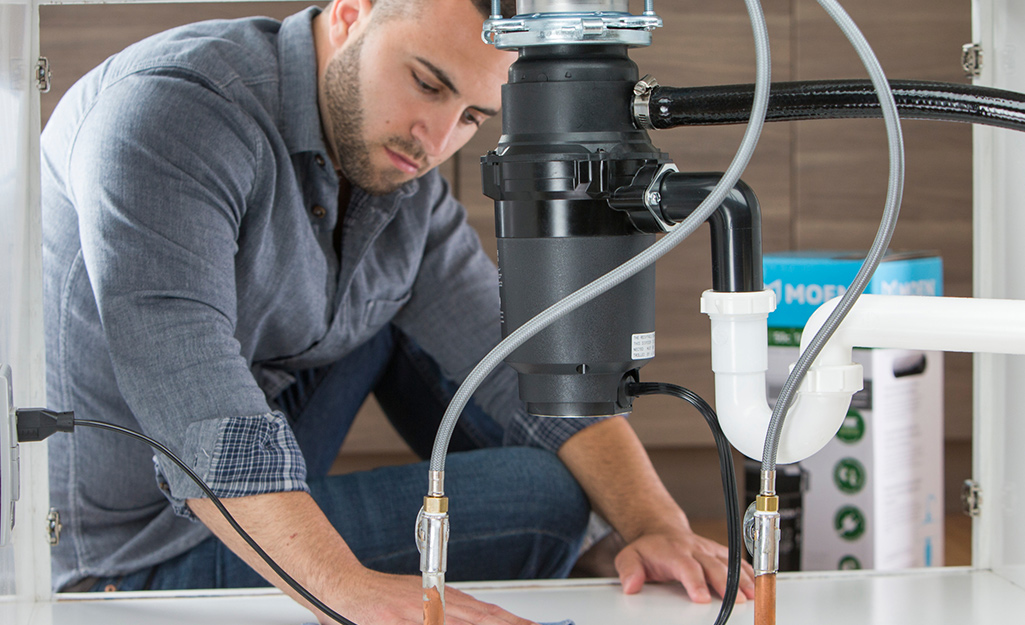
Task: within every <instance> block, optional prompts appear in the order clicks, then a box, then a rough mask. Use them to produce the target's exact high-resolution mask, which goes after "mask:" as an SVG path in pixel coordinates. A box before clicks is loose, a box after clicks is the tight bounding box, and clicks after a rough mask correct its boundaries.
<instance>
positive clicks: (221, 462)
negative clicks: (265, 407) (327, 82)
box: [153, 412, 309, 518]
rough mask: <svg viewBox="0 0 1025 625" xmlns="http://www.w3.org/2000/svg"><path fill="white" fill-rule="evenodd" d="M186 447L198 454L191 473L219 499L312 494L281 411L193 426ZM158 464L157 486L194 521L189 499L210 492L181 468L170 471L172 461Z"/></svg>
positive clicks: (158, 460) (156, 459)
mask: <svg viewBox="0 0 1025 625" xmlns="http://www.w3.org/2000/svg"><path fill="white" fill-rule="evenodd" d="M184 448H185V449H188V450H192V451H193V453H195V454H196V455H194V456H193V457H192V458H191V459H190V460H191V461H192V462H191V468H192V470H193V471H195V472H196V474H197V475H198V476H199V477H200V478H201V479H202V480H203V481H204V482H206V485H207V486H208V487H209V488H210V490H211V491H213V492H214V494H216V495H217V496H218V497H247V496H250V495H263V494H266V493H277V492H285V491H304V492H309V488H308V487H307V485H306V463H305V462H304V461H303V457H302V452H301V451H300V450H299V444H298V443H297V442H296V440H295V436H294V435H293V434H292V429H291V428H290V427H289V426H288V423H287V422H286V420H285V417H284V416H283V415H282V414H281V413H279V412H273V413H267V414H262V415H255V416H251V417H228V418H225V419H211V420H209V421H201V422H198V423H193V424H191V425H190V426H189V427H188V428H187V429H186V430H185V445H184ZM211 448H212V449H213V452H212V453H206V450H209V449H211ZM153 463H154V466H155V468H156V475H157V484H158V485H159V486H160V488H161V490H163V491H164V493H165V494H166V496H167V498H168V500H170V502H171V505H172V507H173V508H174V511H175V513H176V514H178V515H179V516H185V517H189V518H193V515H192V512H191V510H190V509H189V508H188V506H187V505H186V504H185V500H186V499H196V498H200V497H205V496H206V493H205V492H204V491H203V490H202V489H201V488H200V487H199V485H198V484H196V483H195V482H194V481H192V480H191V479H189V478H188V477H187V476H186V475H185V474H184V473H183V472H182V471H180V470H178V468H177V467H174V470H173V471H166V470H165V468H164V467H167V466H174V465H173V464H172V463H171V462H170V460H169V459H167V458H161V457H159V456H155V457H154V459H153Z"/></svg>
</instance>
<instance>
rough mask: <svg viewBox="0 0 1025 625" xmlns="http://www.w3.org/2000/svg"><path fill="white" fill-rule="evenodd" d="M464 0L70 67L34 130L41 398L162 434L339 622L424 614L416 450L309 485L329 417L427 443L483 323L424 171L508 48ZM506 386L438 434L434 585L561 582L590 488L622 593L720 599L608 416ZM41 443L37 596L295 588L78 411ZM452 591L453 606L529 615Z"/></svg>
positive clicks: (326, 463) (127, 445)
mask: <svg viewBox="0 0 1025 625" xmlns="http://www.w3.org/2000/svg"><path fill="white" fill-rule="evenodd" d="M475 2H476V3H474V2H471V0H433V1H427V0H377V2H376V3H374V4H371V3H370V1H369V0H335V2H333V3H332V4H331V5H329V6H328V7H327V8H326V9H325V10H324V11H323V12H320V11H319V10H318V9H308V10H306V11H304V12H302V13H299V14H297V15H294V16H292V17H290V18H288V19H287V20H285V21H284V22H283V23H280V24H279V23H277V22H274V21H271V20H267V19H261V18H255V19H249V20H236V21H230V22H226V21H222V22H208V23H203V24H197V25H193V26H189V27H184V28H182V29H176V30H172V31H169V32H167V33H164V34H161V35H158V36H156V37H153V38H150V39H148V40H145V41H143V42H140V43H139V44H136V45H135V46H132V47H130V48H128V49H127V50H125V51H124V52H122V53H121V54H119V55H117V56H115V57H112V58H111V59H109V60H108V61H106V62H105V63H104V64H102V65H101V66H100V67H99V68H97V69H96V70H94V71H93V72H91V73H90V74H89V75H88V76H87V77H85V78H84V79H83V80H82V81H81V82H80V83H79V84H78V85H76V86H75V87H74V88H73V89H72V90H71V91H69V93H68V95H67V96H65V98H64V100H63V101H62V102H61V104H60V106H59V107H58V109H57V110H56V111H55V113H54V115H53V117H52V118H51V120H50V122H49V124H48V125H47V128H46V131H45V133H44V137H43V146H44V147H43V170H44V174H43V194H44V224H45V225H44V229H45V232H44V271H45V274H46V281H45V296H44V297H45V303H46V315H47V358H48V367H49V369H48V372H49V375H48V394H49V400H50V402H51V405H52V406H53V407H55V408H60V409H63V410H74V411H75V413H76V416H78V417H80V418H94V419H100V420H106V421H112V422H117V423H120V424H123V425H126V426H129V427H133V428H139V429H142V430H144V431H145V432H147V433H149V434H150V435H152V436H153V437H154V438H156V439H158V440H160V441H161V442H163V443H165V444H167V445H168V446H169V447H170V448H171V449H172V450H174V451H176V452H177V453H178V454H179V455H181V456H182V457H183V459H184V460H185V461H186V462H187V463H189V464H190V465H192V466H193V467H194V468H195V470H196V471H197V472H198V473H199V474H200V476H202V477H203V478H204V480H205V481H207V482H208V483H209V484H210V485H211V487H212V488H213V490H214V492H215V493H216V494H217V495H218V496H219V497H221V498H223V500H224V503H225V505H226V507H227V508H228V510H229V511H230V512H231V514H232V515H233V516H234V517H235V518H236V519H237V520H238V521H239V523H240V524H241V525H242V527H244V528H246V530H247V531H248V532H249V533H250V535H252V536H253V538H255V539H256V541H257V542H258V543H259V544H260V545H262V546H263V548H264V549H266V551H267V552H268V553H269V554H270V555H271V556H272V557H273V558H274V559H275V560H276V561H277V562H278V563H279V564H280V565H281V566H282V567H283V568H284V569H285V570H286V571H288V572H289V573H290V574H291V575H292V576H293V577H294V578H296V579H297V580H298V581H299V582H300V583H302V584H303V585H304V586H305V587H306V588H308V589H309V590H310V591H311V592H312V593H313V594H314V595H316V596H317V597H319V598H320V599H322V600H324V601H325V602H326V603H327V604H328V605H330V606H331V607H332V608H333V609H335V610H336V611H338V612H340V613H341V614H343V615H344V616H346V617H347V618H350V619H352V620H353V621H355V622H357V623H360V624H361V625H377V624H391V623H401V622H413V621H415V622H420V620H421V618H422V611H421V610H422V606H421V601H420V592H421V591H420V579H419V576H418V575H417V564H418V556H417V554H416V550H415V546H414V544H413V539H412V527H413V519H414V518H415V515H416V511H417V509H418V508H419V503H420V498H421V497H422V495H423V494H424V493H425V486H426V474H427V470H426V466H425V465H416V466H412V467H395V468H389V469H382V470H378V471H373V472H368V473H361V474H354V475H349V476H327V470H328V468H329V467H330V465H331V462H332V460H333V458H334V456H335V455H336V454H337V451H338V449H339V447H340V445H341V442H342V440H343V439H344V437H345V434H346V432H347V430H348V427H349V425H350V424H351V421H352V418H353V417H354V415H355V412H356V410H357V409H358V407H359V405H360V404H361V403H362V401H363V399H364V398H365V397H366V396H367V395H368V394H369V393H370V392H373V393H375V395H376V396H377V398H378V401H379V402H380V403H381V405H382V407H383V408H384V409H385V412H386V413H387V414H388V416H389V418H390V419H391V420H392V422H393V423H394V424H395V426H396V428H397V429H398V430H399V432H400V433H401V434H402V435H403V437H404V438H405V439H406V440H407V441H409V442H410V444H411V445H412V447H413V449H414V450H415V451H417V452H418V453H420V455H421V456H426V455H427V454H428V452H429V450H430V447H431V445H432V443H433V437H434V429H435V428H436V427H437V424H438V421H439V419H440V415H441V412H442V410H443V408H444V405H445V404H446V403H447V400H448V398H449V397H450V396H451V394H452V392H453V390H454V384H455V382H457V381H458V380H461V379H462V378H463V377H464V376H465V375H466V374H467V373H468V372H469V370H470V369H471V368H472V366H473V365H474V364H475V363H476V361H477V360H478V359H479V358H480V357H481V356H482V355H483V354H485V353H486V352H487V350H488V349H489V348H490V347H491V346H492V345H494V343H495V342H496V341H497V340H498V338H499V325H498V295H497V289H496V288H495V287H496V285H497V275H496V272H495V268H494V267H493V265H492V264H491V263H490V262H489V261H488V260H487V258H486V255H484V254H483V252H482V251H481V249H480V244H479V242H478V241H477V239H476V237H475V235H474V233H473V232H472V229H470V228H469V227H468V226H467V224H466V222H465V216H464V213H463V211H462V209H461V207H460V206H459V205H458V204H457V203H456V202H455V201H454V200H453V199H452V198H451V196H450V194H449V192H448V188H447V186H446V184H445V182H444V181H443V180H442V179H441V178H440V177H439V176H438V174H437V173H436V172H435V171H434V167H435V166H436V165H438V164H439V163H441V162H443V161H444V160H445V159H446V158H448V157H450V156H451V155H452V154H453V153H454V152H455V151H456V150H457V149H459V148H460V147H461V146H462V145H464V144H465V143H466V141H467V140H469V138H470V137H471V136H472V135H473V133H474V131H475V130H476V128H477V127H478V126H479V125H480V123H481V122H482V121H484V120H485V119H486V118H488V117H490V116H493V115H495V114H496V113H497V111H498V109H499V106H500V94H499V87H500V85H501V84H502V83H503V82H504V80H505V76H506V73H507V71H508V68H509V65H510V64H511V63H512V61H513V60H514V55H513V54H511V53H507V52H501V51H498V50H495V49H493V48H491V47H488V46H485V45H484V44H483V43H481V42H480V38H479V33H480V30H481V25H482V20H483V16H484V15H486V14H487V13H488V6H489V4H490V3H489V2H486V1H485V2H480V1H479V0H475ZM515 389H516V386H515V380H514V374H513V373H512V372H511V371H510V370H509V369H508V368H504V369H502V370H500V371H497V372H495V373H494V374H493V375H492V376H491V377H490V378H489V380H488V381H487V382H486V383H485V384H484V385H483V386H482V388H481V389H480V391H479V392H478V393H477V395H476V396H475V403H474V405H472V406H470V407H469V408H468V409H467V411H466V414H464V416H463V417H462V419H461V420H460V426H459V430H458V431H457V432H456V434H455V436H454V438H453V444H452V449H453V451H454V452H458V453H453V454H452V455H451V456H450V457H449V460H448V463H447V465H448V466H447V469H448V470H447V477H448V480H447V484H446V490H447V492H448V494H449V496H450V497H451V500H452V511H451V519H452V543H451V545H450V553H449V561H450V579H460V578H466V579H473V578H476V579H482V578H502V577H555V576H561V575H565V574H566V573H567V572H568V570H569V568H570V567H571V566H572V564H573V561H574V559H575V557H576V555H577V552H578V550H579V547H580V542H581V536H582V534H583V532H584V527H585V525H586V520H587V515H588V511H589V507H590V508H594V509H595V510H596V511H597V512H599V513H600V514H602V515H603V516H604V517H605V518H606V519H608V520H609V522H610V523H611V524H612V525H613V526H614V527H615V528H616V529H617V530H618V531H619V533H620V534H621V535H622V536H623V537H624V538H625V539H626V541H627V543H628V546H627V547H626V548H624V549H623V551H622V552H621V553H620V555H619V556H618V558H617V562H616V564H617V568H618V570H619V573H620V577H621V579H622V581H623V586H624V590H625V591H626V592H628V593H629V592H637V591H638V590H639V589H640V586H641V585H642V584H643V583H644V581H646V580H679V581H680V582H681V583H683V585H684V586H685V588H686V589H687V592H688V593H689V594H690V596H691V598H693V599H694V600H695V601H708V600H709V591H708V585H711V586H712V587H713V588H714V589H715V590H716V591H717V592H719V593H722V592H723V589H724V587H725V577H726V564H725V555H726V553H725V549H724V548H723V547H722V546H721V545H718V544H716V543H713V542H711V541H708V540H706V539H703V538H700V537H698V536H696V535H695V534H693V533H692V532H691V531H690V528H689V525H688V522H687V519H686V516H685V515H684V513H683V512H682V511H681V510H680V509H679V508H678V507H677V506H676V504H675V503H674V502H673V500H672V499H671V497H670V496H669V495H668V493H667V492H666V490H665V489H664V487H663V486H662V485H661V483H660V482H659V480H658V478H657V476H656V474H655V473H654V470H653V469H652V467H651V464H650V462H649V461H648V459H647V457H646V455H645V453H644V450H643V448H642V447H641V445H640V443H639V442H638V441H637V438H636V436H635V435H634V433H633V432H632V430H631V429H630V427H629V425H628V424H627V423H626V422H625V420H623V419H622V418H613V419H607V420H590V421H573V420H558V419H537V418H532V417H529V416H527V415H526V414H525V413H524V410H523V406H522V404H521V403H520V402H519V400H518V398H517V397H516V395H515V393H516V390H515ZM585 426H586V427H585ZM51 445H52V447H51V454H50V456H51V482H52V485H51V492H52V497H53V502H54V505H55V506H56V507H57V508H58V509H59V510H61V512H62V519H63V520H64V525H65V532H64V535H63V537H62V541H61V544H60V545H59V546H58V547H57V548H56V549H55V551H54V568H55V584H56V585H57V586H58V588H60V589H65V590H90V589H92V590H100V589H109V590H117V589H125V590H130V589H143V588H149V589H170V588H189V587H209V586H217V587H240V586H252V585H257V584H260V583H265V582H262V580H261V577H260V576H261V575H262V576H263V577H264V578H266V579H267V580H268V581H270V582H271V583H274V584H276V585H278V586H280V587H282V588H283V590H285V592H288V593H292V591H291V590H290V589H289V588H287V587H285V586H284V584H283V583H282V582H281V581H280V580H279V579H278V578H277V576H276V575H274V574H273V573H272V572H270V570H269V569H268V568H267V566H266V565H265V564H264V563H263V562H262V561H261V560H260V559H259V558H257V557H256V556H255V555H254V553H253V552H252V551H251V550H250V549H249V547H248V546H246V545H245V544H244V543H243V542H242V541H241V539H240V538H239V537H238V536H237V535H236V534H235V533H234V531H233V530H231V529H230V528H229V527H228V525H227V524H226V522H225V521H224V520H223V519H222V518H221V517H220V516H219V514H218V513H217V512H216V510H215V509H214V507H213V505H212V504H211V502H210V501H209V500H207V499H206V498H205V497H204V496H203V493H202V492H201V491H200V490H199V489H198V488H197V487H196V486H195V485H194V484H192V483H191V482H190V481H189V480H188V479H187V478H186V477H185V476H184V474H182V473H181V472H180V471H178V470H177V469H176V468H175V467H174V466H173V465H172V464H171V463H170V462H168V461H167V459H165V458H162V457H159V456H153V454H152V451H151V450H149V449H146V448H145V447H144V446H141V445H139V444H138V443H136V442H134V441H130V440H127V439H124V440H119V439H117V438H113V437H112V435H111V434H109V433H106V432H98V431H82V430H81V429H79V431H77V432H76V433H75V435H74V436H70V437H55V438H54V439H52V442H51ZM154 469H155V473H156V482H155V483H154V479H153V473H152V472H151V471H153V470H154ZM196 519H198V520H200V521H202V523H196V522H194V521H195V520H196ZM211 531H212V532H213V534H214V535H215V536H216V538H213V537H211V535H210V532H211ZM218 539H219V540H218ZM225 545H226V546H227V547H225ZM485 554H486V556H485ZM742 588H743V590H744V594H746V595H747V596H749V597H750V596H751V595H752V593H753V584H752V581H751V579H750V571H749V570H748V571H747V574H746V576H745V579H744V582H743V585H742ZM293 596H295V595H294V594H293ZM446 598H447V614H446V616H447V622H448V623H451V624H459V623H518V624H525V623H527V621H524V620H522V619H519V618H518V617H515V616H513V615H511V614H508V613H507V612H504V611H502V610H499V609H497V608H494V607H493V606H487V605H485V604H483V603H480V602H478V601H476V600H474V599H473V598H471V597H469V596H468V595H466V594H463V593H459V592H456V591H452V592H450V593H449V594H448V595H447V597H446ZM319 616H320V618H321V619H322V620H324V621H325V622H326V617H324V616H323V615H319Z"/></svg>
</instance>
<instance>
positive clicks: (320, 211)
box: [313, 204, 327, 219]
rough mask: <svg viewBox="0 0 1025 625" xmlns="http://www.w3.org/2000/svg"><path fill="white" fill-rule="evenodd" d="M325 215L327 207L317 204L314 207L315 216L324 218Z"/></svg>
mask: <svg viewBox="0 0 1025 625" xmlns="http://www.w3.org/2000/svg"><path fill="white" fill-rule="evenodd" d="M324 215H327V209H326V208H324V207H323V206H321V205H320V204H317V205H316V206H314V207H313V216H314V217H316V218H317V219H323V218H324Z"/></svg>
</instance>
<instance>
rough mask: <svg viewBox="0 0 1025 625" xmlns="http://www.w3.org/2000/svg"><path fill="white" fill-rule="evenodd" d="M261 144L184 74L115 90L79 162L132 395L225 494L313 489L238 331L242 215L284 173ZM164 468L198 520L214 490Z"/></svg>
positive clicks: (246, 123) (128, 81) (98, 107)
mask: <svg viewBox="0 0 1025 625" xmlns="http://www.w3.org/2000/svg"><path fill="white" fill-rule="evenodd" d="M142 111H145V113H144V114H143V113H141V112H142ZM262 149H264V148H263V147H262V143H261V138H260V133H259V132H258V129H257V128H256V127H255V124H254V123H253V122H252V121H251V120H250V119H249V118H248V117H246V116H245V115H242V114H240V113H238V107H237V106H233V105H232V103H231V102H229V101H228V99H227V97H226V96H225V95H224V94H223V93H221V92H219V91H218V90H217V88H216V85H209V84H202V83H201V82H200V81H198V80H191V79H190V76H189V75H188V72H187V70H182V71H181V72H179V73H177V74H176V73H175V72H171V75H163V74H162V75H146V76H134V75H133V76H128V77H126V78H124V79H122V80H121V81H120V82H118V83H116V84H114V85H112V86H110V87H108V88H107V89H106V90H105V91H104V93H103V94H102V95H101V96H100V97H99V98H98V99H97V101H96V104H95V106H93V108H92V109H91V110H90V111H89V113H88V115H87V116H86V117H85V119H84V121H83V122H82V124H81V126H80V128H79V131H78V136H77V137H76V139H75V143H74V147H73V149H72V150H70V156H69V161H68V164H67V165H68V171H69V183H70V184H69V192H70V194H71V195H72V200H73V203H74V205H75V207H76V210H77V211H78V216H79V231H80V237H81V243H82V258H83V261H84V265H85V269H86V271H87V273H88V278H89V282H90V285H91V288H92V290H93V294H94V296H95V300H96V304H97V308H98V312H99V315H100V319H101V322H102V325H103V332H104V334H105V336H106V338H107V342H108V345H109V348H110V357H111V362H112V364H113V367H114V373H115V376H116V379H117V384H118V388H119V390H120V392H121V394H122V396H123V397H124V399H125V401H126V402H127V404H128V407H129V408H130V409H131V412H132V415H133V416H134V417H135V418H136V420H137V421H138V422H139V424H140V426H141V428H142V429H143V431H144V432H145V433H147V434H148V435H150V436H152V437H153V438H155V439H157V440H159V441H161V442H162V443H164V444H165V445H167V446H168V447H169V448H170V449H171V450H172V451H174V452H175V453H176V454H178V455H179V456H180V457H181V458H182V459H183V460H185V461H186V462H187V463H189V464H191V465H192V466H193V467H194V468H195V469H196V470H197V473H198V474H199V475H200V476H201V477H203V478H204V480H206V481H207V483H208V484H209V485H210V487H211V489H212V490H213V492H214V493H215V494H217V495H218V496H222V497H238V496H244V495H252V494H260V493H264V492H273V491H284V490H304V489H306V485H305V478H306V470H305V465H304V463H303V459H302V454H301V453H300V451H299V448H298V445H297V444H296V441H295V438H294V436H293V434H292V432H291V430H290V428H289V426H288V424H287V422H286V420H285V419H284V418H283V417H282V416H281V415H280V414H279V413H275V412H273V411H272V410H271V408H270V407H269V405H268V403H267V400H266V397H265V395H264V393H263V391H262V390H261V389H260V387H259V386H258V384H257V383H256V381H255V380H254V378H253V375H252V373H251V371H250V365H249V363H248V362H247V359H246V358H245V357H244V356H243V355H242V349H241V345H240V343H239V340H238V339H237V338H236V336H235V329H236V325H237V310H238V308H237V307H238V301H237V288H236V281H235V267H236V265H235V263H236V259H235V256H236V253H237V251H238V237H239V236H240V230H241V221H242V218H243V216H244V214H245V211H246V206H247V203H248V202H249V199H250V197H251V196H252V195H254V194H258V193H267V192H268V191H267V187H266V186H265V185H267V184H269V183H267V182H265V181H264V179H266V178H272V176H271V175H270V173H269V172H266V171H262V170H261V150H262ZM155 463H156V469H157V474H158V475H157V479H158V483H159V484H161V486H162V488H163V490H164V491H165V494H166V495H167V496H168V498H169V499H170V500H171V501H172V503H173V504H174V505H175V509H176V511H178V512H179V513H183V514H187V513H188V511H187V509H186V508H185V506H184V505H183V502H184V500H185V499H188V498H192V497H199V496H202V495H203V493H202V491H201V490H200V489H199V488H198V487H197V486H196V485H195V484H193V483H192V482H191V480H189V479H188V477H187V476H185V475H184V474H183V473H182V472H181V471H180V470H179V469H178V468H177V467H175V466H174V465H172V464H171V463H170V462H169V461H167V460H166V459H163V458H155Z"/></svg>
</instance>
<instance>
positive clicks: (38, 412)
mask: <svg viewBox="0 0 1025 625" xmlns="http://www.w3.org/2000/svg"><path fill="white" fill-rule="evenodd" d="M17 417H18V426H17V429H18V440H19V442H30V441H41V440H43V439H45V438H46V437H48V436H49V435H50V434H53V433H55V432H71V431H72V430H73V429H74V427H75V426H82V427H90V428H97V429H100V430H108V431H110V432H116V433H118V434H123V435H125V436H128V437H131V438H134V439H136V440H138V441H142V442H143V443H146V444H147V445H149V446H151V447H153V448H154V449H156V450H157V451H159V452H160V453H162V454H164V455H165V456H167V458H168V459H170V460H171V462H173V463H174V464H176V465H177V466H178V468H179V469H181V470H182V471H184V472H185V474H186V475H188V476H189V478H190V479H192V481H193V482H195V483H196V485H197V486H199V488H200V489H201V490H202V491H203V493H204V494H205V495H206V496H207V497H209V498H210V501H212V502H213V504H214V506H216V507H217V510H218V511H220V513H221V515H222V516H223V517H224V519H225V520H226V521H227V522H228V524H229V525H231V527H232V529H234V530H235V531H236V532H238V535H239V536H241V537H242V540H244V541H246V543H247V544H248V545H249V546H250V547H251V548H252V549H253V551H255V552H256V554H257V555H258V556H260V557H261V558H262V559H263V561H264V562H266V563H267V566H269V567H270V568H271V569H272V570H273V571H274V572H275V573H276V574H277V575H278V576H279V577H280V578H281V579H282V580H284V581H285V583H286V584H288V585H289V586H290V587H291V588H292V590H294V591H295V592H296V593H298V594H299V595H300V596H301V597H302V598H303V599H306V600H307V601H309V602H310V604H311V605H313V606H314V607H315V608H317V609H318V610H320V611H321V612H323V613H324V614H326V615H328V616H329V617H331V618H332V619H334V620H335V621H337V622H339V623H342V624H343V625H356V624H355V623H353V622H352V621H350V620H349V619H347V618H345V617H344V616H342V615H341V614H339V613H337V612H335V611H334V610H332V609H331V608H330V607H328V606H327V605H326V604H325V603H324V602H323V601H321V600H320V599H318V598H317V597H316V596H314V595H313V593H311V592H310V591H309V590H307V589H306V588H305V587H304V586H303V585H302V584H300V583H299V582H297V581H296V580H295V579H293V578H292V576H291V575H289V574H288V573H286V572H285V570H284V569H283V568H281V566H280V565H278V563H277V562H275V561H274V559H273V558H271V557H270V555H269V554H268V553H267V552H266V551H264V550H263V548H262V547H260V545H259V544H258V543H257V542H256V541H255V540H254V539H253V537H252V536H250V535H249V534H248V533H247V532H246V531H245V530H244V529H242V526H241V525H239V524H238V521H236V520H235V518H234V517H233V516H231V513H230V512H228V509H227V508H225V507H224V504H223V503H221V500H220V498H218V497H217V495H215V494H214V492H213V491H212V490H210V487H209V486H207V484H206V482H204V481H203V478H201V477H199V476H198V475H196V472H195V471H193V470H192V468H191V467H189V466H188V465H187V464H185V463H184V462H183V461H182V460H181V459H180V458H179V457H178V456H177V455H175V453H174V452H173V451H171V450H170V449H168V448H167V447H166V446H165V445H163V444H162V443H160V442H158V441H155V440H153V439H152V438H150V437H148V436H146V435H145V434H141V433H139V432H136V431H135V430H131V429H129V428H126V427H122V426H120V425H115V424H113V423H106V422H104V421H93V420H90V419H75V418H74V416H73V414H72V413H70V412H60V413H58V412H53V411H50V410H44V409H22V410H18V411H17Z"/></svg>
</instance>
